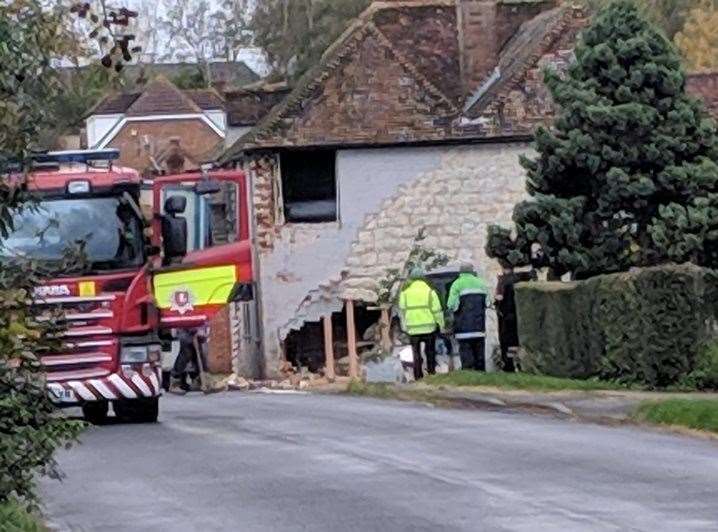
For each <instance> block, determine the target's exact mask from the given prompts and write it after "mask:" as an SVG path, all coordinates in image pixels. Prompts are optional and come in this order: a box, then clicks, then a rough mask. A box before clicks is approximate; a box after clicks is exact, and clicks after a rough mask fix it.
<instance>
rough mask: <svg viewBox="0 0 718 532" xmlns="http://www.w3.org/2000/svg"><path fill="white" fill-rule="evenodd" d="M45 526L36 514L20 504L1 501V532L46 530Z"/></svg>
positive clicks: (36, 531) (40, 531)
mask: <svg viewBox="0 0 718 532" xmlns="http://www.w3.org/2000/svg"><path fill="white" fill-rule="evenodd" d="M46 530H47V529H46V528H45V526H44V525H43V524H42V522H41V520H40V519H39V518H38V517H36V516H35V515H33V514H31V513H29V512H27V511H26V510H25V509H24V508H22V507H21V506H20V505H19V504H17V503H15V502H13V501H9V502H4V503H0V532H46Z"/></svg>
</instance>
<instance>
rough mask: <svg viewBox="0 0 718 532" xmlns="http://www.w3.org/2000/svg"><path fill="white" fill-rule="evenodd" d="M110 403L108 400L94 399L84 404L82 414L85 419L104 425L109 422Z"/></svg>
mask: <svg viewBox="0 0 718 532" xmlns="http://www.w3.org/2000/svg"><path fill="white" fill-rule="evenodd" d="M108 410H109V404H108V403H107V401H93V402H91V403H85V404H84V405H82V415H83V416H84V417H85V421H87V422H88V423H92V424H93V425H104V424H105V423H107V411H108Z"/></svg>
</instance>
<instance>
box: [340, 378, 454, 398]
mask: <svg viewBox="0 0 718 532" xmlns="http://www.w3.org/2000/svg"><path fill="white" fill-rule="evenodd" d="M346 393H348V394H349V395H358V396H364V397H376V398H377V399H399V400H402V401H425V402H429V403H437V402H445V401H443V400H442V399H441V398H440V397H437V395H436V394H434V393H433V392H432V390H430V389H429V390H427V389H421V390H419V389H412V388H399V387H397V386H396V385H394V384H383V383H382V384H380V383H365V382H361V381H358V380H353V381H351V382H350V383H349V385H348V386H347V390H346Z"/></svg>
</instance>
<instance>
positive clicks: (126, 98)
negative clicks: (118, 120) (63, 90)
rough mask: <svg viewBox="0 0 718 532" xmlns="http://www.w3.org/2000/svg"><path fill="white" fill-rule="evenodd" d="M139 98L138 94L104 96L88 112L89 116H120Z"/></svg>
mask: <svg viewBox="0 0 718 532" xmlns="http://www.w3.org/2000/svg"><path fill="white" fill-rule="evenodd" d="M139 97H140V93H139V92H130V93H112V94H108V95H107V96H105V97H104V98H103V99H102V100H100V101H99V102H98V103H97V105H95V106H94V107H93V108H92V109H91V110H90V111H89V112H88V114H89V115H110V114H122V113H124V112H125V111H127V109H128V108H129V107H130V105H132V104H133V103H135V100H136V99H137V98H139Z"/></svg>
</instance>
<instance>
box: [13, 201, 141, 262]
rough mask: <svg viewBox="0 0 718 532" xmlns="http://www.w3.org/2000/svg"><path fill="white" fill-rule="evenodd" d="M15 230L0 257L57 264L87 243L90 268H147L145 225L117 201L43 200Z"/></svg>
mask: <svg viewBox="0 0 718 532" xmlns="http://www.w3.org/2000/svg"><path fill="white" fill-rule="evenodd" d="M14 223H15V230H14V231H13V232H12V233H10V236H9V238H8V239H7V240H5V241H4V242H3V245H2V248H0V255H2V256H5V257H8V258H10V257H17V258H25V259H35V260H39V261H43V262H44V261H47V262H56V261H60V260H62V259H63V257H65V256H66V254H67V253H68V251H69V250H72V249H76V248H77V244H78V243H80V242H84V244H85V247H84V252H83V254H82V255H83V258H84V260H85V261H86V263H87V266H88V268H89V269H92V270H114V269H124V268H132V267H137V266H140V265H142V264H143V263H144V242H143V234H142V222H141V221H140V220H139V219H138V218H137V216H136V214H135V213H134V212H133V210H132V208H131V207H130V206H129V205H128V204H126V203H124V202H123V201H122V200H121V199H120V198H117V197H100V198H77V199H44V200H41V201H40V202H38V203H35V204H34V205H32V206H29V207H27V208H25V209H24V210H23V211H22V212H21V213H18V214H16V216H15V218H14Z"/></svg>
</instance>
